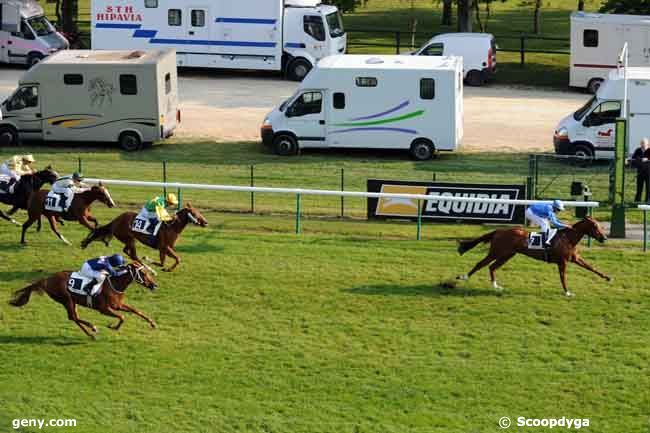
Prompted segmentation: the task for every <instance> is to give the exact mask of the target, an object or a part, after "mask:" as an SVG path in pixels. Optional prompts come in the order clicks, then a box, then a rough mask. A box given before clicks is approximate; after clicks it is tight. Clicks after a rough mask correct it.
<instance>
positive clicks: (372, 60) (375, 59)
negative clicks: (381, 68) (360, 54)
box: [366, 57, 384, 65]
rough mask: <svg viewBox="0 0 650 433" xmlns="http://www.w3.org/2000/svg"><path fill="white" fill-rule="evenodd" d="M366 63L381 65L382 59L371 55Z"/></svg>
mask: <svg viewBox="0 0 650 433" xmlns="http://www.w3.org/2000/svg"><path fill="white" fill-rule="evenodd" d="M366 63H367V64H369V65H381V64H382V63H384V61H383V60H382V59H380V58H379V57H371V58H369V59H368V60H366Z"/></svg>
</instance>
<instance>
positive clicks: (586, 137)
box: [553, 67, 650, 158]
mask: <svg viewBox="0 0 650 433" xmlns="http://www.w3.org/2000/svg"><path fill="white" fill-rule="evenodd" d="M627 78H628V101H629V105H628V110H629V112H628V131H627V150H628V153H630V154H631V153H632V152H634V149H635V148H636V147H637V146H638V144H639V142H640V141H641V139H642V138H644V137H650V68H639V67H637V68H628V71H627ZM624 83H625V72H624V70H623V69H620V70H614V71H611V72H610V75H609V78H608V79H607V80H606V81H605V82H604V83H603V84H602V85H601V86H600V88H599V89H598V91H597V93H596V95H595V96H593V97H592V98H591V99H589V101H587V103H586V104H585V105H584V106H583V107H581V108H580V109H579V110H577V111H576V112H575V113H573V114H570V115H568V116H567V117H565V118H564V119H562V120H561V121H560V124H559V125H558V126H557V128H556V129H555V135H554V138H553V142H554V146H555V152H556V153H558V154H561V155H577V156H582V157H587V158H613V157H614V150H615V146H616V125H615V120H616V118H618V117H620V116H621V103H622V101H623V97H624V96H623V95H624V92H625V89H624V85H625V84H624Z"/></svg>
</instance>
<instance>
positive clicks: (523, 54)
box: [519, 33, 526, 68]
mask: <svg viewBox="0 0 650 433" xmlns="http://www.w3.org/2000/svg"><path fill="white" fill-rule="evenodd" d="M519 42H520V45H519V50H520V52H521V64H520V65H519V66H521V67H522V68H523V67H524V65H525V64H526V35H525V34H524V33H522V34H521V36H519Z"/></svg>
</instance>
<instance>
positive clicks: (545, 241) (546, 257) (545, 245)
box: [542, 232, 551, 262]
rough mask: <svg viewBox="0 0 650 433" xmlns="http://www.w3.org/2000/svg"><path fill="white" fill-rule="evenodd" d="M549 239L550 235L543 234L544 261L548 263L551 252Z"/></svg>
mask: <svg viewBox="0 0 650 433" xmlns="http://www.w3.org/2000/svg"><path fill="white" fill-rule="evenodd" d="M548 237H549V233H548V232H543V233H542V247H543V248H544V261H545V262H548V261H549V252H550V251H549V250H550V249H551V244H549V243H548V240H549V239H548Z"/></svg>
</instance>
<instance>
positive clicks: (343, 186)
mask: <svg viewBox="0 0 650 433" xmlns="http://www.w3.org/2000/svg"><path fill="white" fill-rule="evenodd" d="M343 191H345V169H344V168H341V192H343ZM344 216H345V197H344V196H341V218H343V217H344Z"/></svg>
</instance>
